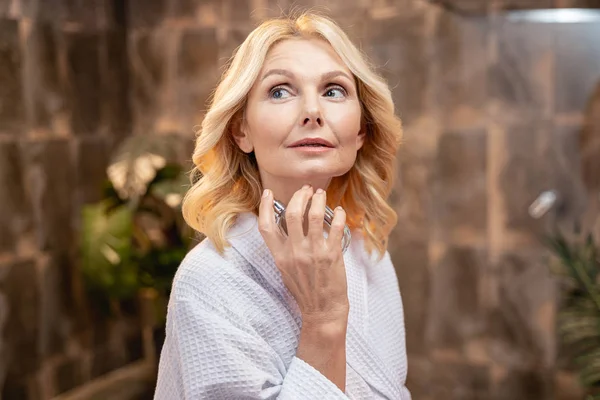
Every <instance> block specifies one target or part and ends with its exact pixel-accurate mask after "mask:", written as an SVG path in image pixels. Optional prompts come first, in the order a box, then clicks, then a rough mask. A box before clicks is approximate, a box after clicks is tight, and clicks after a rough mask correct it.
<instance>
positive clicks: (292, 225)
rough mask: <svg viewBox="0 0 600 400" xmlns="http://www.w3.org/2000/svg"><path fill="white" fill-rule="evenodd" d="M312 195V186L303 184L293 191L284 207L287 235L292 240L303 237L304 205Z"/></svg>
mask: <svg viewBox="0 0 600 400" xmlns="http://www.w3.org/2000/svg"><path fill="white" fill-rule="evenodd" d="M312 195H313V189H312V187H310V186H304V187H303V188H302V189H300V190H298V191H297V192H296V193H294V195H293V196H292V198H291V199H290V202H289V203H288V206H287V208H286V209H285V222H286V224H287V229H288V236H289V237H290V238H291V239H292V242H298V241H299V240H302V239H304V227H303V225H304V214H305V212H306V205H307V204H308V201H309V200H310V199H311V197H312Z"/></svg>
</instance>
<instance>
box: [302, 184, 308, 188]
mask: <svg viewBox="0 0 600 400" xmlns="http://www.w3.org/2000/svg"><path fill="white" fill-rule="evenodd" d="M308 188H310V185H309V184H308V183H307V184H306V185H304V186H302V189H308Z"/></svg>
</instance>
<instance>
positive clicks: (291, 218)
mask: <svg viewBox="0 0 600 400" xmlns="http://www.w3.org/2000/svg"><path fill="white" fill-rule="evenodd" d="M285 219H286V220H287V222H298V221H300V220H301V215H300V212H298V211H296V210H290V211H288V212H286V213H285Z"/></svg>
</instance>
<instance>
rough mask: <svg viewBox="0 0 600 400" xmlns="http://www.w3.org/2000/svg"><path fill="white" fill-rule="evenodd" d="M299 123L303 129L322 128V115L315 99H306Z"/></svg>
mask: <svg viewBox="0 0 600 400" xmlns="http://www.w3.org/2000/svg"><path fill="white" fill-rule="evenodd" d="M300 122H301V125H302V126H305V127H315V128H316V127H322V126H323V115H322V113H321V108H320V106H319V101H318V100H317V99H306V101H305V104H304V110H303V111H302V115H301V118H300Z"/></svg>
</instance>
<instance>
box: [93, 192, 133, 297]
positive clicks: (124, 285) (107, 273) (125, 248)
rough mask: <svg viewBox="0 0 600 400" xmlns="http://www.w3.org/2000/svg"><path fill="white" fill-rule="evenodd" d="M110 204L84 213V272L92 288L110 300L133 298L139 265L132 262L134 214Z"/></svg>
mask: <svg viewBox="0 0 600 400" xmlns="http://www.w3.org/2000/svg"><path fill="white" fill-rule="evenodd" d="M109 206H110V204H109V203H108V202H100V203H97V204H91V205H86V206H84V207H83V210H82V224H83V225H82V241H81V243H82V244H81V245H82V248H81V253H82V272H83V275H84V278H85V279H86V281H87V282H88V283H89V284H90V285H91V286H93V287H95V288H99V289H102V290H103V291H104V292H106V293H107V294H108V295H109V296H111V297H116V298H123V297H128V296H131V295H132V294H133V293H135V290H136V288H137V266H136V265H135V264H132V263H131V252H132V248H131V235H132V226H133V225H132V224H133V214H132V211H131V210H130V209H129V208H128V207H127V206H125V205H122V206H118V207H116V208H113V209H109Z"/></svg>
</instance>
